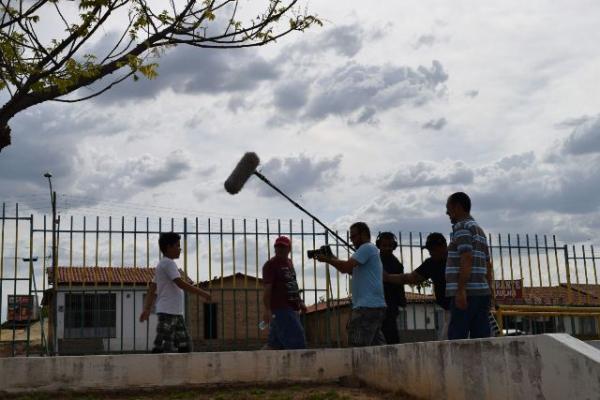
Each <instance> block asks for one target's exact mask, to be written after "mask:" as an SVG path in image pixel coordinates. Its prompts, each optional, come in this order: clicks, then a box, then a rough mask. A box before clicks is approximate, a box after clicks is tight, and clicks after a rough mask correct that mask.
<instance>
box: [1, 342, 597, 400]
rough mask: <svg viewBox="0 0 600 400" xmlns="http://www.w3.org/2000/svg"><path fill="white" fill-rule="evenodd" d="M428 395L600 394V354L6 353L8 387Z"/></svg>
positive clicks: (445, 346) (484, 349) (456, 345)
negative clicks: (301, 389) (321, 388)
mask: <svg viewBox="0 0 600 400" xmlns="http://www.w3.org/2000/svg"><path fill="white" fill-rule="evenodd" d="M344 376H354V377H356V378H357V379H360V380H362V381H364V382H365V383H367V384H368V385H369V386H373V387H376V388H379V389H383V390H387V391H401V392H404V393H406V394H409V395H412V396H415V397H419V398H424V399H436V400H437V399H457V400H460V399H465V400H466V399H469V400H471V399H490V400H491V399H598V393H600V351H599V350H596V349H595V348H594V347H592V346H589V345H587V344H585V343H583V342H581V341H579V340H577V339H574V338H572V337H570V336H568V335H539V336H520V337H511V338H494V339H481V340H465V341H454V342H450V341H446V342H426V343H411V344H401V345H395V346H380V347H369V348H355V349H327V350H306V351H254V352H225V353H191V354H157V355H154V354H142V355H111V356H82V357H30V358H0V391H2V392H10V393H15V392H26V391H34V390H37V391H53V390H59V389H62V390H88V389H135V388H148V387H153V386H160V387H168V386H193V385H202V384H218V383H223V384H232V383H242V384H269V383H278V382H331V381H334V380H337V379H339V378H341V377H344Z"/></svg>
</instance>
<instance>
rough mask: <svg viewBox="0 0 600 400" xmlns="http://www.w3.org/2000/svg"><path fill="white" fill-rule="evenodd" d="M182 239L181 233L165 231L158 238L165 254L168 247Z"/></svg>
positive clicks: (159, 245) (160, 247)
mask: <svg viewBox="0 0 600 400" xmlns="http://www.w3.org/2000/svg"><path fill="white" fill-rule="evenodd" d="M180 240H181V236H179V233H175V232H165V233H161V234H160V236H159V238H158V248H159V249H160V251H161V252H162V253H163V254H164V253H166V250H167V247H169V246H173V245H175V244H177V242H179V241H180Z"/></svg>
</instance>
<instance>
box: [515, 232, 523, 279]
mask: <svg viewBox="0 0 600 400" xmlns="http://www.w3.org/2000/svg"><path fill="white" fill-rule="evenodd" d="M517 254H518V257H519V273H520V274H521V280H522V281H523V284H522V286H525V275H523V260H522V258H521V237H520V236H519V234H518V233H517Z"/></svg>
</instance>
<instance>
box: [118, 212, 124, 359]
mask: <svg viewBox="0 0 600 400" xmlns="http://www.w3.org/2000/svg"><path fill="white" fill-rule="evenodd" d="M120 268H121V276H120V277H119V280H120V281H121V282H120V292H119V297H120V298H121V340H120V342H121V353H123V339H124V338H123V332H124V324H123V310H124V306H123V303H124V300H123V294H124V290H125V284H124V282H123V277H124V275H125V217H124V216H121V266H120Z"/></svg>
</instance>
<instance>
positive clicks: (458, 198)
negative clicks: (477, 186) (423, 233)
mask: <svg viewBox="0 0 600 400" xmlns="http://www.w3.org/2000/svg"><path fill="white" fill-rule="evenodd" d="M448 203H452V204H458V205H459V206H461V207H462V209H463V210H464V211H465V212H471V199H470V198H469V196H467V194H466V193H464V192H456V193H452V194H451V195H450V197H448Z"/></svg>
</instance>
